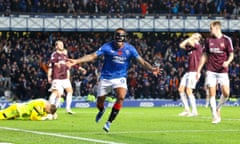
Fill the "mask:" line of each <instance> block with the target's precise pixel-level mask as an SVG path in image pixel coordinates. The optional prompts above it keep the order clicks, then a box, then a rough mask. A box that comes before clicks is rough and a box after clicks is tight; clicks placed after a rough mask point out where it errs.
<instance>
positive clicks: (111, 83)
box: [97, 77, 127, 96]
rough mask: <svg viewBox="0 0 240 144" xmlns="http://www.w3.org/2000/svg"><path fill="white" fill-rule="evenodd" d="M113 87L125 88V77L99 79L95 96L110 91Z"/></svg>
mask: <svg viewBox="0 0 240 144" xmlns="http://www.w3.org/2000/svg"><path fill="white" fill-rule="evenodd" d="M115 88H125V89H127V80H126V78H124V77H122V78H116V79H110V80H108V79H100V81H99V83H98V88H97V96H104V95H106V94H108V93H110V92H112V90H113V89H115Z"/></svg>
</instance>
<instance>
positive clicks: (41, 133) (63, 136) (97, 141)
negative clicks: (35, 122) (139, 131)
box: [0, 127, 123, 144]
mask: <svg viewBox="0 0 240 144" xmlns="http://www.w3.org/2000/svg"><path fill="white" fill-rule="evenodd" d="M0 129H4V130H10V131H19V132H26V133H33V134H38V135H47V136H54V137H61V138H69V139H75V140H82V141H89V142H96V143H104V144H123V143H117V142H112V141H104V140H97V139H90V138H84V137H76V136H68V135H63V134H55V133H48V132H39V131H31V130H24V129H17V128H9V127H0Z"/></svg>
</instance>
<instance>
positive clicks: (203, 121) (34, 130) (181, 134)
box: [0, 106, 240, 144]
mask: <svg viewBox="0 0 240 144" xmlns="http://www.w3.org/2000/svg"><path fill="white" fill-rule="evenodd" d="M73 110H74V111H75V112H76V114H75V115H68V114H66V113H65V110H64V109H59V110H58V119H57V120H53V121H21V120H8V121H0V144H1V143H11V144H93V143H96V144H98V143H99V144H100V143H106V144H108V143H109V144H110V143H112V144H120V143H121V144H123V143H124V144H239V143H240V110H239V107H227V106H225V107H223V108H222V121H221V123H219V124H212V123H211V120H212V118H211V113H210V108H204V107H198V111H199V116H197V117H179V116H178V113H180V112H181V111H182V110H183V108H181V107H168V108H167V107H155V108H127V107H123V108H122V110H121V111H120V113H119V115H118V117H117V118H116V120H115V121H114V122H113V123H112V125H111V129H110V132H109V133H106V132H104V131H103V129H102V127H103V125H104V123H105V122H106V120H107V118H108V115H109V113H110V110H111V108H107V110H106V112H105V114H104V116H103V118H102V120H101V121H100V122H99V123H95V115H96V113H97V109H96V108H75V109H73Z"/></svg>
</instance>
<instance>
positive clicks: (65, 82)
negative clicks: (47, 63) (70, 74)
mask: <svg viewBox="0 0 240 144" xmlns="http://www.w3.org/2000/svg"><path fill="white" fill-rule="evenodd" d="M65 88H72V84H71V82H70V80H69V79H61V80H60V79H55V80H53V81H52V85H51V88H50V89H49V91H52V90H57V91H58V92H59V93H60V94H63V92H64V89H65Z"/></svg>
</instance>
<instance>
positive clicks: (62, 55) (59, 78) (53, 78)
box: [48, 40, 86, 114]
mask: <svg viewBox="0 0 240 144" xmlns="http://www.w3.org/2000/svg"><path fill="white" fill-rule="evenodd" d="M55 48H56V51H54V52H53V53H52V55H51V59H50V63H49V68H48V82H49V83H51V88H50V91H51V92H52V93H51V95H50V97H49V101H50V103H51V104H56V106H59V105H60V98H61V96H62V95H63V92H64V90H65V91H66V93H67V95H66V111H67V113H68V114H73V113H74V112H72V110H71V103H72V94H73V88H72V85H71V82H70V70H69V68H68V66H67V65H66V62H67V61H68V54H67V50H66V49H65V48H64V45H63V42H62V41H60V40H58V41H56V43H55ZM79 70H81V71H83V72H84V71H86V70H85V69H84V68H82V67H79Z"/></svg>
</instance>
